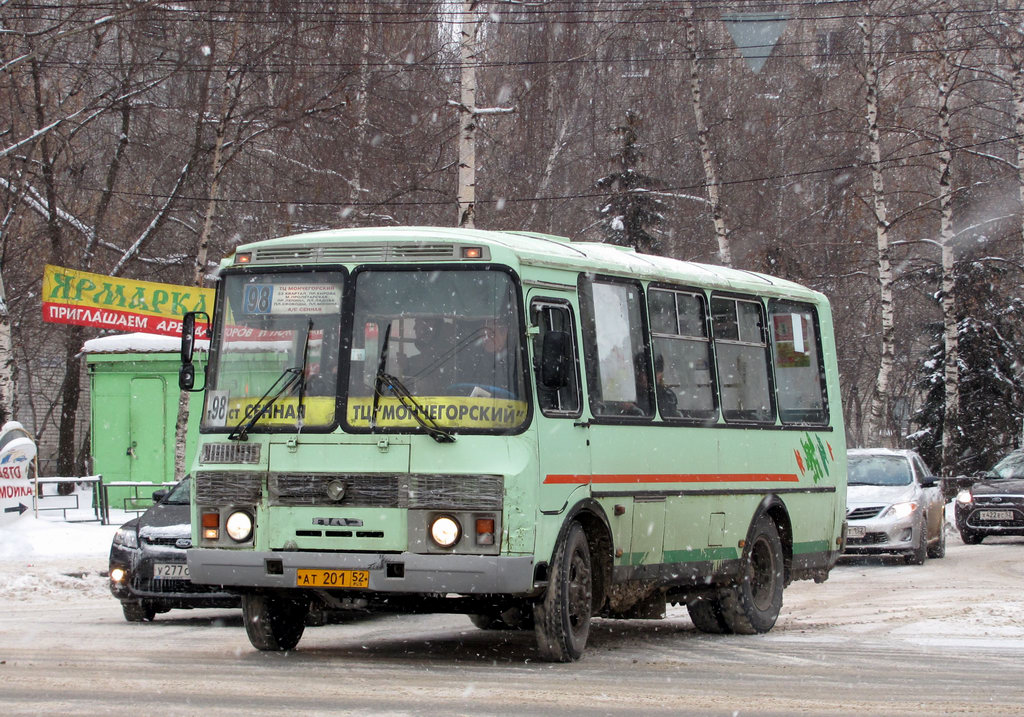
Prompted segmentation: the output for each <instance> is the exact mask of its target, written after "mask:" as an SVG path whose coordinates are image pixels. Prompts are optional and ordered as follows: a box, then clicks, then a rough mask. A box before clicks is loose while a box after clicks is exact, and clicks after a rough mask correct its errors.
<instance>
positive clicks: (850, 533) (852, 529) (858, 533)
mask: <svg viewBox="0 0 1024 717" xmlns="http://www.w3.org/2000/svg"><path fill="white" fill-rule="evenodd" d="M846 537H847V538H863V537H864V526H863V525H851V526H849V527H848V528H847V529H846Z"/></svg>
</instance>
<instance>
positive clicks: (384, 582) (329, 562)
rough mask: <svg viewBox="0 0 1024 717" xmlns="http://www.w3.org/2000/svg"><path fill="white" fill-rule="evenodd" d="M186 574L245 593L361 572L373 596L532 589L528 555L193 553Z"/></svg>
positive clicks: (517, 592) (197, 580) (525, 591)
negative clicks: (320, 575)
mask: <svg viewBox="0 0 1024 717" xmlns="http://www.w3.org/2000/svg"><path fill="white" fill-rule="evenodd" d="M188 570H189V574H190V575H191V578H192V582H194V583H200V584H211V585H224V586H232V587H245V588H249V587H252V588H294V587H298V582H297V581H298V573H297V571H298V570H365V571H368V572H369V586H368V588H367V589H368V590H370V591H371V592H395V593H458V594H463V595H479V594H504V595H510V594H512V595H525V594H528V593H530V592H532V591H533V589H534V584H533V557H532V556H530V555H526V556H503V555H452V554H445V555H420V554H416V553H318V552H301V553H292V552H269V551H268V552H260V551H253V550H204V549H192V550H189V551H188Z"/></svg>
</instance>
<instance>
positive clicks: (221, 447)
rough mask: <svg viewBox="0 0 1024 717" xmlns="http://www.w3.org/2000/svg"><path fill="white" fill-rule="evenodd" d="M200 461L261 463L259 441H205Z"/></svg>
mask: <svg viewBox="0 0 1024 717" xmlns="http://www.w3.org/2000/svg"><path fill="white" fill-rule="evenodd" d="M199 462H200V463H259V462H260V444H259V443H204V444H203V449H202V452H201V453H200V454H199Z"/></svg>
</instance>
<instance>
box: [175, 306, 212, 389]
mask: <svg viewBox="0 0 1024 717" xmlns="http://www.w3.org/2000/svg"><path fill="white" fill-rule="evenodd" d="M200 314H202V315H203V316H205V317H206V323H207V325H209V323H210V316H209V314H207V313H206V312H205V311H189V312H188V313H186V314H185V315H184V316H182V317H181V368H180V369H179V370H178V388H180V389H181V390H182V391H191V390H192V389H193V387H194V386H195V384H196V368H195V366H193V365H192V356H193V354H194V353H195V348H196V316H198V315H200Z"/></svg>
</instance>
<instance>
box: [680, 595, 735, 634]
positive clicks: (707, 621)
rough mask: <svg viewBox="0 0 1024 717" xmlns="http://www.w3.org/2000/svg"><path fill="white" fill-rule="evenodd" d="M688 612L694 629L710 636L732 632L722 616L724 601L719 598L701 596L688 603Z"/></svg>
mask: <svg viewBox="0 0 1024 717" xmlns="http://www.w3.org/2000/svg"><path fill="white" fill-rule="evenodd" d="M686 611H687V612H688V613H690V620H692V621H693V625H694V627H696V628H697V629H698V630H700V631H701V632H706V633H708V634H710V635H728V634H729V633H731V632H732V630H731V629H730V628H729V624H728V623H727V622H726V621H725V616H723V615H722V601H721V600H720V599H719V598H718V597H717V596H715V597H708V596H701V597H698V598H694V599H693V600H687V601H686Z"/></svg>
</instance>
